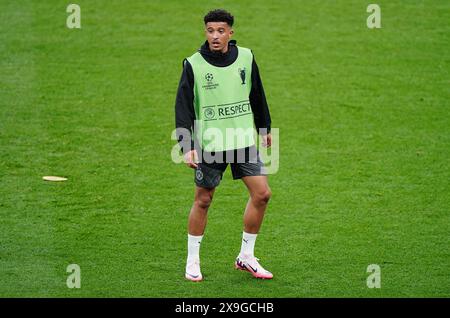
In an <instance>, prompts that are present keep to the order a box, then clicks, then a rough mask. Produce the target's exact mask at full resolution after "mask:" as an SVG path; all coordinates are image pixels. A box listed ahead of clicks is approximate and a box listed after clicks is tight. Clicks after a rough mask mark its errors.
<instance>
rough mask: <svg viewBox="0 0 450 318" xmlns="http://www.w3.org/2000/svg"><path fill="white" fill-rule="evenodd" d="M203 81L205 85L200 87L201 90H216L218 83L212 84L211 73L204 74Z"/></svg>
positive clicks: (212, 77)
mask: <svg viewBox="0 0 450 318" xmlns="http://www.w3.org/2000/svg"><path fill="white" fill-rule="evenodd" d="M205 80H206V83H205V84H204V85H203V86H202V88H203V89H216V88H217V87H218V86H219V84H218V83H214V81H213V80H214V75H213V74H211V73H206V74H205Z"/></svg>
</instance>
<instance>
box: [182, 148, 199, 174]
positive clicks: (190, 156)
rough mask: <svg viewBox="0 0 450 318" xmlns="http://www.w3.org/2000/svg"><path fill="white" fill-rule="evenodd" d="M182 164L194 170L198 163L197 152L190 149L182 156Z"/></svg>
mask: <svg viewBox="0 0 450 318" xmlns="http://www.w3.org/2000/svg"><path fill="white" fill-rule="evenodd" d="M184 162H185V163H186V164H187V165H188V167H189V168H193V169H196V168H197V163H198V155H197V150H195V149H192V150H191V151H189V152H186V153H185V154H184Z"/></svg>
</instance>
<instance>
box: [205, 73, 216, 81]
mask: <svg viewBox="0 0 450 318" xmlns="http://www.w3.org/2000/svg"><path fill="white" fill-rule="evenodd" d="M205 79H206V80H207V81H208V82H211V81H212V80H213V79H214V76H213V75H212V74H211V73H206V75H205Z"/></svg>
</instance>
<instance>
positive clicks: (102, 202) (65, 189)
mask: <svg viewBox="0 0 450 318" xmlns="http://www.w3.org/2000/svg"><path fill="white" fill-rule="evenodd" d="M68 3H69V2H65V1H22V0H21V1H2V2H1V4H0V25H1V32H0V69H1V73H0V90H1V91H0V111H1V113H0V143H1V152H0V155H1V160H0V178H1V179H0V184H1V187H0V296H1V297H449V296H450V248H449V246H450V239H449V237H450V236H449V233H450V214H449V212H450V198H449V193H450V185H449V183H450V110H449V107H450V104H449V99H450V90H449V87H450V81H449V70H450V55H449V49H450V45H449V43H450V24H449V21H450V4H449V2H448V1H437V0H436V1H407V2H405V1H385V0H382V1H381V0H380V1H378V2H377V3H378V4H379V5H380V7H381V26H382V27H381V29H369V28H368V27H367V26H366V19H367V17H368V16H369V13H367V12H366V8H367V5H368V4H369V3H371V2H369V1H356V0H353V1H343V0H339V1H225V2H223V1H215V0H214V1H181V0H180V1H143V0H142V1H135V0H133V1H87V0H80V1H77V2H76V3H77V4H79V5H80V7H81V29H69V28H67V27H66V18H67V16H68V15H69V14H68V13H66V7H67V5H68ZM216 7H224V8H226V9H228V10H229V11H231V12H232V13H233V14H234V16H235V18H236V23H235V35H234V38H235V39H236V40H237V41H238V44H239V45H241V46H244V47H250V48H252V50H253V52H254V54H255V58H256V61H257V62H258V64H259V67H260V71H261V76H262V80H263V83H264V86H265V90H266V95H267V98H268V102H269V106H270V109H271V115H272V121H273V127H276V128H279V129H280V169H279V171H278V173H277V174H275V175H271V176H270V177H269V183H270V186H271V189H272V192H273V197H272V199H271V202H270V204H269V208H268V210H267V214H266V218H265V222H264V223H263V226H262V229H261V232H260V235H259V237H258V240H257V243H256V250H255V252H256V255H257V256H258V257H260V258H261V260H262V264H263V265H264V266H265V267H266V268H268V269H270V270H271V271H272V272H273V273H274V275H275V278H274V279H273V280H272V281H259V280H255V279H253V278H252V277H251V276H250V275H248V274H247V273H243V272H238V271H236V270H234V269H233V261H234V258H235V257H236V255H237V253H238V251H239V248H240V241H241V233H242V215H243V210H244V207H245V203H246V201H247V193H246V189H245V186H244V185H243V184H242V182H239V181H235V182H233V181H232V180H231V174H230V171H229V169H228V170H227V172H226V174H225V176H224V179H223V181H222V183H221V185H220V187H219V188H218V189H217V191H216V195H215V198H214V201H213V204H212V206H211V208H210V212H209V220H208V227H207V229H206V233H205V238H204V240H203V243H202V244H203V247H202V250H201V257H202V271H203V274H204V277H205V280H204V281H203V282H202V283H197V284H194V283H190V282H188V281H185V279H184V266H185V259H186V245H187V243H186V236H187V235H186V231H187V225H186V223H187V216H188V212H189V209H190V206H191V204H192V199H193V191H194V184H193V178H194V176H193V172H192V170H190V169H188V168H187V167H186V166H184V165H181V164H178V165H177V164H174V163H173V162H172V161H171V157H170V152H171V150H172V148H173V146H174V144H175V143H174V141H173V140H171V138H170V136H171V132H172V130H173V128H174V101H175V94H176V89H177V84H178V80H179V77H180V74H181V62H182V60H183V58H185V57H187V56H189V55H191V54H192V53H193V52H195V50H196V49H197V48H198V47H199V46H200V45H201V43H202V42H203V41H204V36H203V30H202V28H203V23H202V18H203V15H204V14H205V13H206V12H207V11H208V10H210V9H213V8H216ZM44 175H59V176H64V177H67V178H68V181H65V182H62V183H51V182H45V181H43V180H42V176H44ZM69 264H78V265H79V266H80V268H81V288H79V289H76V288H75V289H69V288H68V287H67V286H66V279H67V276H68V275H69V274H68V273H66V267H67V266H68V265H69ZM369 264H377V265H379V266H380V268H381V288H374V289H370V288H368V287H367V285H366V280H367V277H368V276H369V273H367V272H366V269H367V266H368V265H369Z"/></svg>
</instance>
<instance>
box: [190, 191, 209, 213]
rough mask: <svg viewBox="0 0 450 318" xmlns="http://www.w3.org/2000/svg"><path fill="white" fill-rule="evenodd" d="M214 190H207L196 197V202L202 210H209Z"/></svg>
mask: <svg viewBox="0 0 450 318" xmlns="http://www.w3.org/2000/svg"><path fill="white" fill-rule="evenodd" d="M212 198H213V195H212V192H205V193H202V194H199V195H197V196H196V197H195V201H194V204H195V205H196V206H197V207H199V208H200V209H202V210H207V209H208V208H209V206H210V205H211V202H212Z"/></svg>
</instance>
